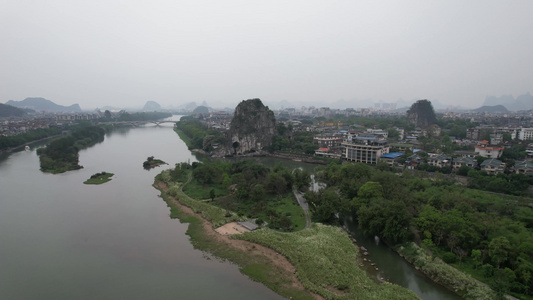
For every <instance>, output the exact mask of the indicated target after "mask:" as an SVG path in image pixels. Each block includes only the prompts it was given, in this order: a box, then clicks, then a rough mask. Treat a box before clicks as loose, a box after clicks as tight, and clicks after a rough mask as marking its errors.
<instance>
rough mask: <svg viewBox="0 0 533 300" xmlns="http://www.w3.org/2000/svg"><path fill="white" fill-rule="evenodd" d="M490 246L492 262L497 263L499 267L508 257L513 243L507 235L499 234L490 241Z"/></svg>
mask: <svg viewBox="0 0 533 300" xmlns="http://www.w3.org/2000/svg"><path fill="white" fill-rule="evenodd" d="M488 248H489V256H490V258H491V260H492V262H493V263H495V264H496V266H497V267H500V265H501V264H502V263H503V262H505V261H506V260H507V258H508V257H507V256H508V254H509V250H511V244H510V243H509V240H507V238H506V237H504V236H499V237H497V238H494V239H492V241H490V243H489V246H488Z"/></svg>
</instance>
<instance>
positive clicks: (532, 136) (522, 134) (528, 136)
mask: <svg viewBox="0 0 533 300" xmlns="http://www.w3.org/2000/svg"><path fill="white" fill-rule="evenodd" d="M518 139H519V140H521V141H527V140H533V128H520V131H519V132H518Z"/></svg>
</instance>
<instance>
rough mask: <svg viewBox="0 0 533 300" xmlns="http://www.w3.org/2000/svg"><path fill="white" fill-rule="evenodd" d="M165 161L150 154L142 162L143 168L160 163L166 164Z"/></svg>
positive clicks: (153, 166)
mask: <svg viewBox="0 0 533 300" xmlns="http://www.w3.org/2000/svg"><path fill="white" fill-rule="evenodd" d="M166 164H167V163H166V162H164V161H162V160H160V159H155V158H154V157H153V156H150V157H148V158H147V159H146V161H145V162H144V163H143V168H145V169H146V170H150V169H152V168H155V167H157V166H160V165H166Z"/></svg>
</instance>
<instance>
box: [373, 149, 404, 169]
mask: <svg viewBox="0 0 533 300" xmlns="http://www.w3.org/2000/svg"><path fill="white" fill-rule="evenodd" d="M402 155H404V153H401V152H389V153H387V154H383V155H382V156H380V157H379V161H384V162H386V163H387V164H388V165H389V166H391V167H392V166H394V163H395V162H397V161H398V160H399V159H400V157H401V156H402Z"/></svg>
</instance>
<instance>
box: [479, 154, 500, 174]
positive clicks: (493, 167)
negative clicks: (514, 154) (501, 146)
mask: <svg viewBox="0 0 533 300" xmlns="http://www.w3.org/2000/svg"><path fill="white" fill-rule="evenodd" d="M480 167H481V170H482V171H485V172H487V173H488V174H490V175H496V174H498V173H503V171H504V170H505V164H504V163H503V162H502V161H501V160H499V159H496V158H491V159H487V160H485V161H483V162H482V163H481V165H480Z"/></svg>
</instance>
